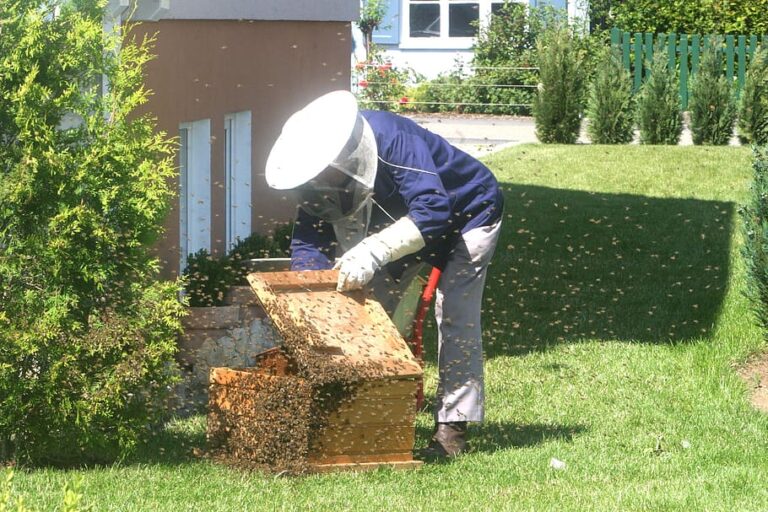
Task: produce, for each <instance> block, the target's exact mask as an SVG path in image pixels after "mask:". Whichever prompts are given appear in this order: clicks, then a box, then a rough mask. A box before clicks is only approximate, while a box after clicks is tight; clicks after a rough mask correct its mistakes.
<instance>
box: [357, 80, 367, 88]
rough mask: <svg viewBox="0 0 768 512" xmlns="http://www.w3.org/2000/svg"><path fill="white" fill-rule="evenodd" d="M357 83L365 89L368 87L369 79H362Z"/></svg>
mask: <svg viewBox="0 0 768 512" xmlns="http://www.w3.org/2000/svg"><path fill="white" fill-rule="evenodd" d="M357 85H359V86H360V87H362V88H363V89H365V88H366V87H368V80H360V81H359V82H358V83H357Z"/></svg>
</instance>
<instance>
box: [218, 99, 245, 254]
mask: <svg viewBox="0 0 768 512" xmlns="http://www.w3.org/2000/svg"><path fill="white" fill-rule="evenodd" d="M224 170H225V180H226V187H225V189H226V212H227V215H226V219H227V220H226V222H227V231H226V243H227V250H229V249H231V248H232V246H234V245H235V244H236V243H237V241H238V240H242V239H244V238H246V237H247V236H248V235H250V234H251V180H252V171H251V111H250V110H245V111H242V112H236V113H233V114H227V115H226V116H225V117H224Z"/></svg>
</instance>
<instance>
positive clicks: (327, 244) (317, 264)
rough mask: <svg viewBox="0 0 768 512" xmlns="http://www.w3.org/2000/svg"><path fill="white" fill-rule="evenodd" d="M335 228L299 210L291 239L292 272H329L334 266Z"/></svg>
mask: <svg viewBox="0 0 768 512" xmlns="http://www.w3.org/2000/svg"><path fill="white" fill-rule="evenodd" d="M335 243H336V236H335V235H334V233H333V226H331V225H330V224H329V223H327V222H323V220H321V219H319V218H317V217H313V216H311V215H309V214H308V213H306V212H305V211H304V210H302V209H301V208H299V214H298V216H297V218H296V222H295V224H294V226H293V237H292V239H291V270H327V269H329V268H331V267H332V266H333V254H334V245H335Z"/></svg>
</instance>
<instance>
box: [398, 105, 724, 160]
mask: <svg viewBox="0 0 768 512" xmlns="http://www.w3.org/2000/svg"><path fill="white" fill-rule="evenodd" d="M408 117H409V118H411V119H413V120H414V121H416V122H417V123H419V124H420V125H421V126H423V127H424V128H426V129H428V130H430V131H432V132H435V133H437V134H439V135H441V136H443V137H444V138H446V139H447V140H448V141H449V142H450V143H451V144H453V145H454V146H456V147H458V148H459V149H461V150H463V151H466V152H467V153H469V154H470V155H472V156H475V157H482V156H483V155H487V154H489V153H492V152H494V151H498V150H499V149H503V148H506V147H509V146H514V145H516V144H525V143H529V142H538V141H539V139H537V138H536V123H535V122H534V120H533V118H532V117H513V116H492V115H482V114H409V115H408ZM684 120H685V122H684V129H683V133H682V136H681V137H680V145H681V146H690V145H691V144H693V141H692V140H691V132H690V130H689V129H688V126H687V125H688V123H687V120H688V117H687V115H685V116H684ZM578 143H581V144H589V137H587V135H586V132H585V130H584V129H582V132H581V136H580V137H579V140H578ZM637 143H638V135H637V134H636V135H635V140H634V142H632V144H637ZM731 145H732V146H737V145H739V140H738V137H736V136H735V135H734V136H733V137H732V138H731Z"/></svg>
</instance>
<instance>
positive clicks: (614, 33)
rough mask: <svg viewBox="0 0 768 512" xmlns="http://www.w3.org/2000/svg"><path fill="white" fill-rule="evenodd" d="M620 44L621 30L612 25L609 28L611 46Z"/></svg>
mask: <svg viewBox="0 0 768 512" xmlns="http://www.w3.org/2000/svg"><path fill="white" fill-rule="evenodd" d="M619 44H621V31H620V30H619V29H618V28H616V27H613V28H612V29H611V46H619Z"/></svg>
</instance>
